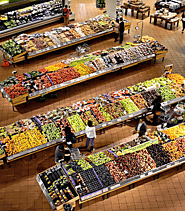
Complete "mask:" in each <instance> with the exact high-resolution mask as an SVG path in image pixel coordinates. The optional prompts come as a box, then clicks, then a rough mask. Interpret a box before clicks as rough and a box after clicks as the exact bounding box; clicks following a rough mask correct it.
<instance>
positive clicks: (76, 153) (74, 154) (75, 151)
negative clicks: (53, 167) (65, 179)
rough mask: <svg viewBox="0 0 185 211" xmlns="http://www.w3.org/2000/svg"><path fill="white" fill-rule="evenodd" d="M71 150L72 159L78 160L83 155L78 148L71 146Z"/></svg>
mask: <svg viewBox="0 0 185 211" xmlns="http://www.w3.org/2000/svg"><path fill="white" fill-rule="evenodd" d="M69 151H70V153H71V160H77V159H79V158H80V157H81V153H80V150H79V149H78V148H71V149H69Z"/></svg>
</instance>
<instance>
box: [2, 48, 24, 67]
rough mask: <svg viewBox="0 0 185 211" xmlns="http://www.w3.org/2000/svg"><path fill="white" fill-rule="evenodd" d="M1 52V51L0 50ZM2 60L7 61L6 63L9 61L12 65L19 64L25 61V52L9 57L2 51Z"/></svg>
mask: <svg viewBox="0 0 185 211" xmlns="http://www.w3.org/2000/svg"><path fill="white" fill-rule="evenodd" d="M1 50H2V49H1ZM2 53H3V57H4V59H7V60H8V61H11V62H12V63H13V64H14V63H17V62H21V61H24V60H25V57H26V54H27V51H24V52H22V53H21V54H18V55H16V56H14V57H11V56H9V54H7V53H6V52H5V51H2Z"/></svg>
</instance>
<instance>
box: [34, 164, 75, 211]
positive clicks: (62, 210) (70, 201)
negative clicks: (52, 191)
mask: <svg viewBox="0 0 185 211" xmlns="http://www.w3.org/2000/svg"><path fill="white" fill-rule="evenodd" d="M57 165H59V164H56V165H55V166H57ZM53 167H54V166H53ZM49 169H51V168H48V169H46V170H44V171H42V172H40V173H39V174H41V173H44V172H45V171H47V170H49ZM61 169H62V171H63V173H64V175H65V176H66V173H65V171H64V170H63V168H62V167H61ZM39 174H38V175H37V178H36V180H37V182H38V184H39V186H40V187H41V189H42V191H43V190H44V189H45V186H44V184H43V181H42V180H41V178H40V176H39ZM38 178H39V179H38ZM39 180H40V181H39ZM68 181H69V182H70V180H69V178H68ZM70 184H71V186H72V188H73V189H74V191H75V193H76V197H74V198H73V199H71V200H69V201H67V202H65V203H64V204H70V205H71V206H72V207H73V208H75V207H76V202H77V201H78V200H79V196H78V194H77V191H76V189H75V187H74V185H73V183H72V182H70ZM43 187H44V189H43ZM43 193H44V195H45V196H46V195H49V194H47V193H46V191H43ZM47 199H48V198H47ZM50 200H51V198H50V199H49V200H48V202H49V201H50ZM64 204H61V205H60V206H58V207H56V210H58V211H65V210H64V208H63V205H64ZM50 205H51V204H50ZM53 205H54V203H53ZM54 206H55V205H54ZM52 208H53V207H52ZM53 209H54V208H53Z"/></svg>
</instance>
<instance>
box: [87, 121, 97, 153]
mask: <svg viewBox="0 0 185 211" xmlns="http://www.w3.org/2000/svg"><path fill="white" fill-rule="evenodd" d="M85 133H86V136H87V143H86V148H87V149H88V147H89V141H91V148H90V152H91V151H92V150H94V148H93V147H94V138H96V131H95V127H93V126H92V121H91V120H89V121H88V123H87V127H86V129H85Z"/></svg>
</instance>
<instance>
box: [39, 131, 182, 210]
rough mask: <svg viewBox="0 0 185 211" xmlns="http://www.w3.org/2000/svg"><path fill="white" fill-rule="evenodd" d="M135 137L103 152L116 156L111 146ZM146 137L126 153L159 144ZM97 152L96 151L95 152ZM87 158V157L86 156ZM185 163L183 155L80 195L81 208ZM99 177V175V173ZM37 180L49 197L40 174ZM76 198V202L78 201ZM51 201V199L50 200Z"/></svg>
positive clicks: (104, 149)
mask: <svg viewBox="0 0 185 211" xmlns="http://www.w3.org/2000/svg"><path fill="white" fill-rule="evenodd" d="M133 137H135V135H133V136H130V137H128V138H126V139H125V140H122V141H121V142H120V141H119V144H118V143H115V144H112V145H109V146H106V147H104V148H103V149H102V150H101V152H104V151H106V150H108V151H109V152H110V153H111V154H113V155H114V156H115V157H116V156H117V155H116V154H115V153H114V152H112V151H111V150H110V148H112V147H116V146H119V145H121V144H122V143H126V142H128V141H130V140H132V138H133ZM146 138H147V139H148V141H147V142H144V143H142V144H140V145H136V146H134V147H131V148H130V149H126V150H125V153H133V152H136V151H139V150H142V149H145V148H146V147H148V146H151V145H153V144H158V139H151V138H149V137H147V136H146ZM94 154H96V153H94ZM117 157H118V156H117ZM84 158H85V157H84ZM184 163H185V157H181V158H180V159H178V160H176V161H173V162H169V163H167V164H165V165H162V166H160V167H156V168H155V169H152V170H150V171H146V172H145V173H142V174H140V175H137V176H133V177H131V178H128V179H125V180H123V181H121V182H118V183H115V184H113V185H111V186H108V187H105V188H102V189H101V190H98V191H96V192H94V193H91V194H88V195H85V196H82V197H81V196H79V198H78V199H77V200H79V205H80V209H82V205H83V204H84V203H87V202H89V201H91V200H93V199H96V198H99V197H102V198H103V200H104V199H105V195H107V198H109V194H110V193H112V192H114V191H116V190H118V189H121V188H123V187H128V186H129V189H131V188H132V187H133V188H134V187H135V184H136V183H137V182H139V181H142V180H145V179H147V178H150V177H153V178H154V179H156V178H159V174H160V173H162V172H165V171H168V170H170V169H172V168H177V170H179V167H181V168H182V165H183V164H184ZM62 168H63V170H64V172H65V174H66V176H67V177H68V178H69V181H70V182H71V184H72V185H73V187H74V188H78V187H76V186H75V183H74V181H73V178H72V177H71V176H70V175H68V173H67V171H66V169H65V167H64V166H63V165H62ZM97 178H98V175H97ZM36 179H37V181H38V183H39V185H40V187H41V189H42V191H43V192H44V194H45V196H46V198H47V199H48V196H47V194H46V193H47V191H46V190H45V189H44V185H43V184H42V181H40V179H39V176H38V175H37V178H36ZM77 200H76V202H77ZM48 201H49V200H48ZM49 203H50V205H51V204H52V203H51V202H50V201H49Z"/></svg>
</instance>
